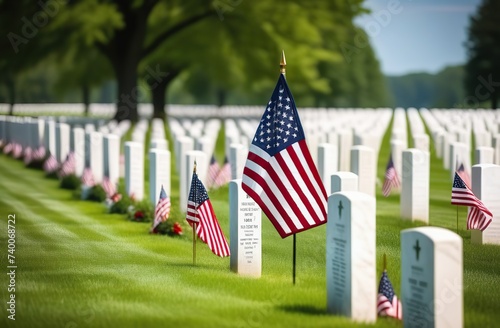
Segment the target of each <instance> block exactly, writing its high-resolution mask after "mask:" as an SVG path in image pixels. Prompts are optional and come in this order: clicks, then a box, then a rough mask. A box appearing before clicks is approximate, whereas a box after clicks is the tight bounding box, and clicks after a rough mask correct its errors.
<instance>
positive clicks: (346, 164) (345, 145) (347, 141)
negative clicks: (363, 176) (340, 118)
mask: <svg viewBox="0 0 500 328" xmlns="http://www.w3.org/2000/svg"><path fill="white" fill-rule="evenodd" d="M352 139H353V136H352V131H351V130H342V131H339V133H338V140H339V167H338V169H339V171H349V170H350V169H351V147H352Z"/></svg>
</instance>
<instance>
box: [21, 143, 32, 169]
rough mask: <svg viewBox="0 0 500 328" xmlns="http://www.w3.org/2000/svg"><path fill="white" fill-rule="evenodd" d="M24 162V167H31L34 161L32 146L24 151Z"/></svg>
mask: <svg viewBox="0 0 500 328" xmlns="http://www.w3.org/2000/svg"><path fill="white" fill-rule="evenodd" d="M23 161H24V165H29V164H30V163H31V161H33V149H31V147H30V146H28V147H26V149H25V150H24V155H23Z"/></svg>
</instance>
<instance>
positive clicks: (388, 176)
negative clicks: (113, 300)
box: [382, 153, 401, 197]
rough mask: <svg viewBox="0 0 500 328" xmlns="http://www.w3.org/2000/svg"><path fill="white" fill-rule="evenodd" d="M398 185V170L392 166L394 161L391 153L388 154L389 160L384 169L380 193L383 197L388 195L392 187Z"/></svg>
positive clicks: (399, 184)
mask: <svg viewBox="0 0 500 328" xmlns="http://www.w3.org/2000/svg"><path fill="white" fill-rule="evenodd" d="M400 186H401V182H400V181H399V176H398V172H397V171H396V167H395V166H394V162H393V161H392V153H391V154H390V155H389V162H388V163H387V167H386V169H385V179H384V184H383V185H382V194H383V195H384V196H385V197H389V195H390V194H391V190H392V188H399V187H400Z"/></svg>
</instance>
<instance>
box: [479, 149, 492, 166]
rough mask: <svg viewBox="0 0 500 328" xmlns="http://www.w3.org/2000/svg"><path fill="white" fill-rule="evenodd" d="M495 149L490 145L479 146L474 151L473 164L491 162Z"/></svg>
mask: <svg viewBox="0 0 500 328" xmlns="http://www.w3.org/2000/svg"><path fill="white" fill-rule="evenodd" d="M494 154H495V150H494V149H493V148H492V147H479V148H476V150H475V152H474V163H475V164H493V157H494Z"/></svg>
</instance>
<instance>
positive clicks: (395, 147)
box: [391, 140, 405, 181]
mask: <svg viewBox="0 0 500 328" xmlns="http://www.w3.org/2000/svg"><path fill="white" fill-rule="evenodd" d="M404 149H405V148H404V142H403V141H401V140H391V155H392V162H393V163H394V167H395V168H396V171H397V172H398V176H399V181H401V173H402V172H403V150H404Z"/></svg>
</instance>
